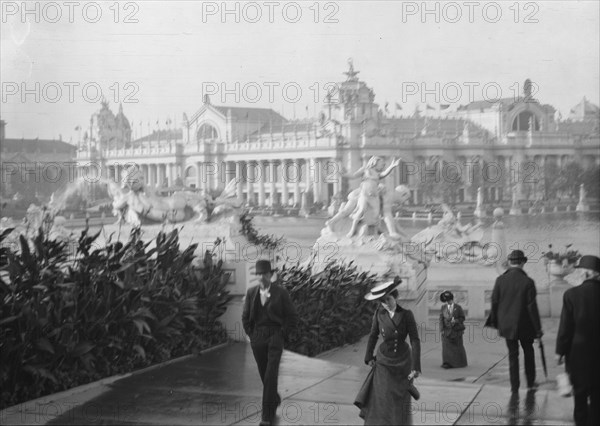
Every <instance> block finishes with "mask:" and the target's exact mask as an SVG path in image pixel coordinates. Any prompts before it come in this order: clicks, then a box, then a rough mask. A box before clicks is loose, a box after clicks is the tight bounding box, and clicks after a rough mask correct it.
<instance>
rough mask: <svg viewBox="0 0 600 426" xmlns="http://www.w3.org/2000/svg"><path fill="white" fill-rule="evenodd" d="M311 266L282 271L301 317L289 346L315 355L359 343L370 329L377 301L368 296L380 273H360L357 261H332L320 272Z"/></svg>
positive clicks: (290, 348) (309, 354)
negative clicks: (366, 297)
mask: <svg viewBox="0 0 600 426" xmlns="http://www.w3.org/2000/svg"><path fill="white" fill-rule="evenodd" d="M311 267H312V264H311V265H308V266H300V265H295V266H292V267H287V266H284V267H283V268H282V269H281V271H280V272H278V274H279V276H280V279H281V283H282V285H283V286H284V287H285V288H286V289H287V290H288V292H289V293H290V296H291V298H292V301H293V303H294V305H295V306H296V309H297V310H298V314H299V316H300V324H299V325H298V327H297V328H296V329H294V330H292V331H291V332H290V333H289V335H288V336H287V339H288V345H287V346H286V348H287V349H289V350H292V351H294V352H298V353H300V354H303V355H308V356H315V355H318V354H319V353H321V352H324V351H327V350H329V349H333V348H336V347H339V346H342V345H344V344H351V343H355V342H357V341H359V340H360V339H361V338H362V337H363V336H364V335H365V334H367V333H368V332H369V330H370V328H371V320H372V318H373V312H374V310H375V304H374V303H373V302H368V301H367V300H365V299H364V295H365V294H366V293H368V291H369V290H370V289H371V287H373V285H375V284H376V275H375V274H368V273H366V272H359V271H358V268H357V267H356V265H353V262H350V263H349V264H344V263H337V262H330V263H329V264H328V265H327V267H326V268H325V269H324V271H323V272H322V273H320V274H317V275H312V273H311Z"/></svg>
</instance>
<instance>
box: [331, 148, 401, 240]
mask: <svg viewBox="0 0 600 426" xmlns="http://www.w3.org/2000/svg"><path fill="white" fill-rule="evenodd" d="M398 164H400V160H399V159H394V160H393V161H392V163H391V164H390V165H389V167H387V168H386V169H385V170H384V169H383V167H384V164H383V160H382V159H381V158H380V157H376V156H373V157H371V158H370V159H369V161H368V162H367V164H366V165H364V166H362V167H360V168H359V169H358V170H356V171H355V172H354V173H352V174H350V175H344V176H346V177H349V178H357V177H362V182H361V184H360V186H359V187H358V188H356V189H355V190H353V191H352V192H350V194H348V201H347V202H346V203H345V205H344V207H343V208H340V210H339V211H338V213H337V214H336V215H335V216H334V217H332V218H331V219H330V220H328V221H327V222H325V225H326V226H327V228H328V229H329V230H330V231H332V232H333V231H334V225H335V224H336V223H337V222H338V221H340V220H341V219H343V218H346V217H349V218H350V219H352V225H351V227H350V231H349V232H348V233H347V235H346V236H347V237H349V238H351V237H353V236H354V234H355V233H356V230H357V227H358V225H359V224H362V225H363V226H369V225H377V224H378V223H379V220H380V219H381V218H383V220H384V223H385V224H386V227H387V231H388V233H389V235H390V237H392V238H400V237H401V234H400V233H399V232H398V231H397V229H396V225H395V222H394V218H393V215H392V210H391V203H392V202H393V199H394V197H395V196H398V197H399V200H398V201H400V202H404V201H406V200H408V198H409V197H410V190H409V189H408V188H407V187H405V186H404V185H400V186H398V187H397V188H396V189H395V191H396V193H397V194H393V193H392V194H387V193H386V189H385V186H384V185H383V184H381V183H380V182H379V181H380V180H381V179H383V178H385V177H387V176H388V175H389V174H390V173H391V172H392V170H393V169H394V168H395V167H396V166H397V165H398ZM382 201H383V203H381V202H382ZM381 204H383V209H382V208H381Z"/></svg>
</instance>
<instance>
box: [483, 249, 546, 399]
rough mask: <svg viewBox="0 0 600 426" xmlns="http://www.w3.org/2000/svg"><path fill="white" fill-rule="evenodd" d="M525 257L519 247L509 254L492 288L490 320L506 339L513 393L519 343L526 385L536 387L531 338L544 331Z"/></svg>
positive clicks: (516, 374)
mask: <svg viewBox="0 0 600 426" xmlns="http://www.w3.org/2000/svg"><path fill="white" fill-rule="evenodd" d="M526 262H527V257H525V254H524V253H523V252H522V251H521V250H514V251H513V252H511V253H510V254H509V255H508V267H509V268H508V270H507V271H506V272H504V274H502V275H500V276H499V277H498V278H497V279H496V284H495V285H494V290H493V292H492V312H491V323H492V325H494V326H495V327H496V328H497V329H498V334H499V335H500V336H501V337H504V338H505V339H506V346H507V347H508V362H509V373H510V388H511V391H512V393H517V392H518V391H519V385H520V381H519V344H521V347H522V348H523V355H524V358H525V377H526V378H527V388H528V389H529V390H533V389H535V388H536V387H537V384H536V382H535V357H534V352H533V340H534V339H536V338H537V339H540V338H541V337H542V335H543V333H542V326H541V321H540V314H539V311H538V306H537V301H536V296H537V292H536V289H535V283H534V282H533V280H532V279H531V278H529V277H528V276H527V274H526V273H525V271H524V270H523V266H524V265H525V263H526Z"/></svg>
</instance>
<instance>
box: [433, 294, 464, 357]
mask: <svg viewBox="0 0 600 426" xmlns="http://www.w3.org/2000/svg"><path fill="white" fill-rule="evenodd" d="M440 300H441V301H442V303H443V305H442V309H441V311H440V330H441V333H442V368H460V367H466V366H467V353H466V351H465V346H464V344H463V334H464V331H465V324H464V322H465V312H464V311H463V308H462V307H461V306H460V305H459V304H458V303H454V295H453V294H452V292H451V291H447V290H446V291H444V292H443V293H442V294H441V295H440Z"/></svg>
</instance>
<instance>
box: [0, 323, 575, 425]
mask: <svg viewBox="0 0 600 426" xmlns="http://www.w3.org/2000/svg"><path fill="white" fill-rule="evenodd" d="M434 324H435V321H434V320H432V321H430V323H428V324H426V325H425V326H424V327H422V330H421V337H422V347H423V356H422V368H423V376H421V378H419V379H418V380H417V382H416V385H417V387H418V388H419V390H420V391H421V399H420V400H419V401H413V407H412V409H413V423H414V424H417V425H418V424H438V425H451V424H460V425H465V424H532V423H534V424H540V425H544V424H546V425H564V424H571V413H572V407H573V403H572V399H570V398H561V397H560V396H558V395H557V394H556V391H555V390H554V387H555V383H554V381H546V382H544V377H543V373H542V370H541V366H540V365H539V362H538V377H539V379H540V382H542V386H541V387H540V389H539V390H538V391H536V392H533V393H526V392H525V391H524V390H523V391H521V394H520V395H519V397H517V398H512V399H511V395H510V391H509V386H508V366H507V359H506V348H505V345H504V341H502V340H499V339H498V338H497V337H496V336H495V334H492V333H489V334H488V333H487V330H486V331H485V333H484V330H483V329H482V328H481V326H480V325H479V324H478V323H469V327H467V332H468V333H467V337H466V338H465V346H466V347H467V352H468V356H469V367H467V368H463V369H456V370H443V369H442V368H440V366H439V365H440V364H441V343H440V341H439V336H437V335H436V333H437V330H435V327H434ZM556 326H557V324H556V321H553V320H545V321H544V330H545V332H546V335H545V338H544V341H545V342H546V356H547V358H548V367H549V378H550V379H554V377H555V376H556V373H557V372H559V371H560V370H559V369H558V368H556V367H555V366H554V364H555V363H554V356H553V352H554V351H553V348H554V339H555V335H556ZM438 334H439V333H438ZM469 336H471V337H469ZM364 345H365V339H363V340H362V341H361V342H359V343H358V344H356V345H349V346H346V347H344V348H340V349H337V350H333V351H330V352H328V353H326V354H323V355H322V356H321V357H319V358H318V359H316V358H307V357H304V356H301V355H298V354H295V353H292V352H288V351H286V352H284V355H283V358H282V364H281V369H280V382H279V391H280V394H281V396H282V398H283V402H282V405H281V407H280V409H279V410H278V418H277V421H278V424H281V425H287V424H290V425H291V424H296V425H298V424H300V425H304V424H315V425H321V424H362V423H363V422H362V420H361V419H360V418H359V417H358V409H357V408H356V407H355V406H354V405H353V404H352V402H353V401H354V396H355V395H356V392H357V391H358V388H359V387H360V385H361V384H362V381H363V379H364V377H365V375H366V373H367V372H368V367H367V366H365V365H364V364H363V361H362V360H363V356H364ZM538 359H539V358H538ZM260 395H261V383H260V378H259V376H258V373H257V371H256V366H255V363H254V359H253V357H252V352H251V350H250V347H249V345H247V344H244V343H232V344H229V345H224V346H222V347H219V348H216V349H214V350H211V351H208V352H206V353H204V354H202V355H200V356H190V357H185V358H183V359H180V360H178V361H176V362H172V363H169V364H167V365H161V366H158V367H156V368H151V369H147V370H145V371H141V372H138V373H134V374H132V375H128V376H127V377H123V378H112V379H110V380H105V381H103V382H100V383H95V384H92V385H91V386H84V387H81V388H76V389H74V390H71V391H67V392H63V393H61V394H56V395H51V396H49V397H45V398H42V399H40V400H36V401H30V402H28V403H24V404H21V405H19V406H16V407H12V408H9V409H7V410H4V411H2V412H0V423H2V424H109V425H110V424H130V425H134V424H151V425H158V424H161V425H162V424H170V425H195V424H223V425H225V424H227V425H231V424H236V425H237V424H239V425H253V424H258V423H259V421H260Z"/></svg>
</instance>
